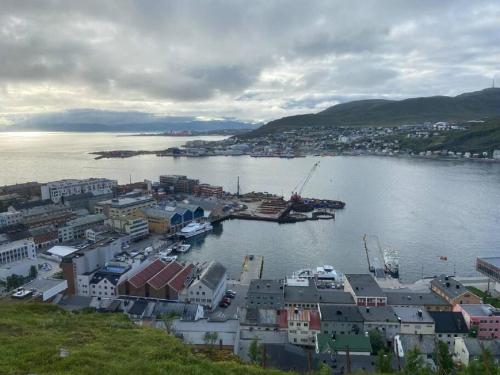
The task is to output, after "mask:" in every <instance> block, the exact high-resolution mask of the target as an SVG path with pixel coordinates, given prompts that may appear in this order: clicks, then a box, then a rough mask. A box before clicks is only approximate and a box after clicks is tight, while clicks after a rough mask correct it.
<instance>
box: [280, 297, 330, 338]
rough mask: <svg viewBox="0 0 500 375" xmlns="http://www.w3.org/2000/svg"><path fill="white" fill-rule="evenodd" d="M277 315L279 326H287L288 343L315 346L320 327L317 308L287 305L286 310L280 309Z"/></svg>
mask: <svg viewBox="0 0 500 375" xmlns="http://www.w3.org/2000/svg"><path fill="white" fill-rule="evenodd" d="M279 315H280V317H279V319H280V326H281V327H287V330H288V342H289V343H290V344H294V345H301V346H312V347H315V346H316V335H317V334H319V333H320V329H321V323H320V318H319V313H318V311H317V310H310V309H299V308H297V307H289V308H288V309H286V310H280V314H279Z"/></svg>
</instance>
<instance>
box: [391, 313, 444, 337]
mask: <svg viewBox="0 0 500 375" xmlns="http://www.w3.org/2000/svg"><path fill="white" fill-rule="evenodd" d="M393 310H394V313H395V314H396V315H397V317H398V320H399V321H400V323H401V328H400V332H401V334H403V335H404V334H410V335H411V334H413V335H434V332H435V331H434V320H433V319H432V317H431V316H430V315H429V313H428V312H427V311H426V310H425V308H424V306H412V307H401V306H395V307H393Z"/></svg>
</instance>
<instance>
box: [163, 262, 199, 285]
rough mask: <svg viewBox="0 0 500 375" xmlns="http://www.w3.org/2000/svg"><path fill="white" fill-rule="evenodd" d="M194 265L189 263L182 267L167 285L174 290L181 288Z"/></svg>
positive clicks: (191, 272)
mask: <svg viewBox="0 0 500 375" xmlns="http://www.w3.org/2000/svg"><path fill="white" fill-rule="evenodd" d="M193 269H194V265H192V264H189V265H187V266H186V267H184V268H183V269H182V271H180V272H179V273H178V274H177V275H175V277H174V278H173V279H172V280H171V281H170V282H169V283H168V285H169V286H170V287H171V288H172V289H174V290H176V291H179V290H181V289H182V288H183V287H184V286H185V285H186V284H187V281H188V279H189V278H190V277H191V275H192V274H193Z"/></svg>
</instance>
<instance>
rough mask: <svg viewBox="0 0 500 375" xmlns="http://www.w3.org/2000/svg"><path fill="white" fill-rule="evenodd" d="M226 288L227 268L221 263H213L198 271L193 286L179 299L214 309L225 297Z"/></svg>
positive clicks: (187, 288)
mask: <svg viewBox="0 0 500 375" xmlns="http://www.w3.org/2000/svg"><path fill="white" fill-rule="evenodd" d="M226 286H227V270H226V268H225V267H224V266H223V265H222V264H220V263H219V262H211V263H210V264H209V265H208V266H207V267H206V268H204V269H203V270H200V271H197V274H196V277H195V278H194V279H193V281H192V282H191V284H189V285H188V286H187V287H186V288H184V289H183V290H182V291H181V292H180V293H179V299H180V300H181V301H183V302H187V303H198V304H200V305H202V306H205V307H207V308H209V309H214V308H215V307H216V306H217V304H218V303H219V302H220V300H221V299H222V297H223V296H224V293H225V292H226Z"/></svg>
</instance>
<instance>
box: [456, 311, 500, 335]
mask: <svg viewBox="0 0 500 375" xmlns="http://www.w3.org/2000/svg"><path fill="white" fill-rule="evenodd" d="M454 311H456V312H461V313H462V315H463V317H464V320H465V323H466V324H467V327H468V328H469V330H471V331H474V332H476V333H477V337H478V338H481V339H498V338H500V309H497V308H495V307H493V306H491V305H487V304H471V305H466V304H463V305H455V307H454Z"/></svg>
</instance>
